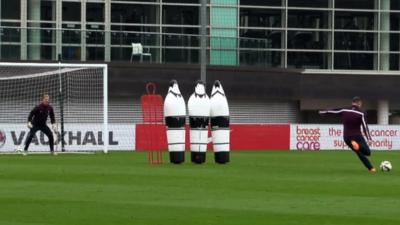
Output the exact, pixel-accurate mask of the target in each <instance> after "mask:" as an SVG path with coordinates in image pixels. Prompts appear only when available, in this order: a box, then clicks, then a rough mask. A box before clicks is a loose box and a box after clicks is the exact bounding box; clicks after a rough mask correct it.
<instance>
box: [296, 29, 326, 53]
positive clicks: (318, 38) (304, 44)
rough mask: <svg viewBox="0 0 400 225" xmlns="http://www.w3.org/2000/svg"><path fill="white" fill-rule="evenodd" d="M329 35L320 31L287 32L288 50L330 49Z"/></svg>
mask: <svg viewBox="0 0 400 225" xmlns="http://www.w3.org/2000/svg"><path fill="white" fill-rule="evenodd" d="M329 35H330V33H329V32H322V31H288V48H291V49H331V48H330V42H329V38H328V37H329Z"/></svg>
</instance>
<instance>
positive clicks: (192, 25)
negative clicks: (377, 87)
mask: <svg viewBox="0 0 400 225" xmlns="http://www.w3.org/2000/svg"><path fill="white" fill-rule="evenodd" d="M0 7H1V10H0V19H1V23H0V25H1V26H0V59H1V60H57V55H58V54H61V55H62V58H63V60H77V61H93V60H95V61H106V62H109V61H129V60H130V59H131V54H132V45H131V44H132V43H141V44H142V45H143V46H144V52H146V53H150V54H151V58H150V57H147V58H146V57H145V58H144V59H143V60H144V61H146V62H148V61H151V62H152V63H188V64H192V63H194V64H196V63H199V60H200V57H199V54H200V51H199V49H200V36H199V34H200V0H147V1H140V0H136V1H135V0H80V1H77V0H57V1H56V0H0ZM207 8H208V10H207V11H208V14H207V18H208V29H207V30H208V34H209V36H208V49H207V55H208V62H209V63H210V64H214V65H255V66H261V67H279V68H312V69H361V70H384V71H386V70H398V69H399V67H400V63H399V62H400V57H399V56H400V1H395V0H313V1H304V0H209V1H208V6H207ZM134 60H137V59H136V58H134Z"/></svg>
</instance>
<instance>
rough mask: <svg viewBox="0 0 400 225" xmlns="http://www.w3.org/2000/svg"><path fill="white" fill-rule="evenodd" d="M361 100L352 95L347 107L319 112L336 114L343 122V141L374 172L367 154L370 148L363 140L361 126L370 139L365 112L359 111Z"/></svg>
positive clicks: (369, 152) (369, 153)
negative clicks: (350, 102)
mask: <svg viewBox="0 0 400 225" xmlns="http://www.w3.org/2000/svg"><path fill="white" fill-rule="evenodd" d="M361 107H362V101H361V99H360V98H359V97H354V98H353V101H352V105H351V107H349V108H342V109H333V110H322V111H320V112H319V113H320V114H328V113H332V114H338V115H340V116H341V118H342V122H343V139H344V142H345V143H346V144H347V146H349V147H350V148H351V150H353V151H354V152H355V153H356V154H357V156H358V158H360V160H361V162H362V163H363V164H364V166H365V167H367V169H368V170H369V171H370V172H376V169H375V168H374V166H373V165H372V164H371V162H370V161H369V159H368V158H367V156H370V155H371V150H370V149H369V146H368V144H367V142H366V141H365V139H364V137H363V135H362V132H361V126H362V128H363V131H364V134H365V136H366V137H367V139H368V140H371V135H370V133H369V129H368V125H367V122H366V121H365V114H364V112H362V111H361Z"/></svg>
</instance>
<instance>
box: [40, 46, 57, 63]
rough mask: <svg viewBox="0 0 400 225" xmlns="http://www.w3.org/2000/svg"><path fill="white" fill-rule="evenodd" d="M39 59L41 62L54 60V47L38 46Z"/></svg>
mask: <svg viewBox="0 0 400 225" xmlns="http://www.w3.org/2000/svg"><path fill="white" fill-rule="evenodd" d="M40 48H41V50H40V59H42V60H56V58H55V52H56V47H55V46H46V45H42V46H40Z"/></svg>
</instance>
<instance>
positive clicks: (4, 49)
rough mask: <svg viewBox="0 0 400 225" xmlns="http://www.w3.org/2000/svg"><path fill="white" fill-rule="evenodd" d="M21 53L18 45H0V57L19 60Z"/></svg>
mask: <svg viewBox="0 0 400 225" xmlns="http://www.w3.org/2000/svg"><path fill="white" fill-rule="evenodd" d="M20 53H21V47H20V45H1V49H0V58H2V59H7V60H19V59H20V58H21V57H20Z"/></svg>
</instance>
